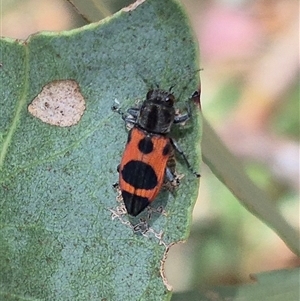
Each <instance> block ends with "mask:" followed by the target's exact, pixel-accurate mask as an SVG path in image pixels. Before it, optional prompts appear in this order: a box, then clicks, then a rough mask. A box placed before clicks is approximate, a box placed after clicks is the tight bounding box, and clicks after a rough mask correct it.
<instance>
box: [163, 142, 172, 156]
mask: <svg viewBox="0 0 300 301" xmlns="http://www.w3.org/2000/svg"><path fill="white" fill-rule="evenodd" d="M171 147H172V146H171V144H170V143H169V142H168V143H167V144H166V145H165V147H164V149H163V151H162V154H163V156H167V155H169V154H170V153H171Z"/></svg>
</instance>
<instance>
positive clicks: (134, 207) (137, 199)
mask: <svg viewBox="0 0 300 301" xmlns="http://www.w3.org/2000/svg"><path fill="white" fill-rule="evenodd" d="M122 197H123V201H124V204H125V207H126V210H127V212H128V214H130V215H133V216H137V215H138V214H139V213H141V212H142V211H143V210H144V209H145V208H146V207H147V206H148V205H149V203H150V202H149V199H148V198H145V197H141V196H138V195H135V194H132V193H129V192H127V191H125V190H123V191H122Z"/></svg>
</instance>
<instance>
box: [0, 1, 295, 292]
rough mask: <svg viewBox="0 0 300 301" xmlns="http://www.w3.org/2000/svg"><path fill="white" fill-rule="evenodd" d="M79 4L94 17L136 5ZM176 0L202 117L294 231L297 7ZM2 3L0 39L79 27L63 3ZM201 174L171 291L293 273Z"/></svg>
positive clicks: (248, 218)
mask: <svg viewBox="0 0 300 301" xmlns="http://www.w3.org/2000/svg"><path fill="white" fill-rule="evenodd" d="M77 1H78V0H77ZM78 2H79V5H80V3H81V4H82V3H84V9H87V10H89V9H90V10H92V11H94V12H97V14H96V15H93V17H92V18H95V19H97V18H98V16H99V15H100V18H101V17H104V16H107V15H109V14H111V13H113V12H115V11H117V10H118V9H120V8H122V7H124V6H125V5H126V4H128V3H130V2H133V1H124V0H122V1H98V2H97V1H92V2H91V3H92V6H91V7H88V4H87V3H88V2H89V1H78ZM181 2H182V4H183V5H184V6H185V7H186V10H187V12H188V14H189V16H190V20H191V24H192V26H193V28H194V31H195V35H196V36H197V38H198V40H199V47H200V54H201V62H200V67H201V68H203V69H204V70H203V71H201V82H202V94H201V102H202V110H203V114H204V115H205V116H206V118H207V119H208V120H209V122H210V123H211V124H212V125H213V127H214V128H215V129H216V130H217V132H218V134H219V135H220V137H221V138H222V140H223V141H224V143H225V144H226V145H227V146H228V148H229V149H230V150H231V152H232V153H233V154H234V155H235V156H237V157H238V158H239V159H240V160H241V161H242V162H243V166H244V168H245V170H246V172H247V173H248V174H249V176H250V177H251V178H252V180H253V181H254V182H255V183H256V184H257V185H258V186H259V187H261V188H262V189H264V190H265V191H267V192H268V194H269V195H271V197H272V199H273V201H274V205H277V206H279V207H280V208H281V210H282V212H283V214H284V216H285V217H286V218H287V220H288V222H289V223H290V224H291V225H293V226H294V227H299V27H298V26H299V2H298V1H297V0H215V1H213V0H203V1H199V0H181ZM0 3H1V16H0V17H1V35H2V36H6V37H11V38H17V39H26V38H27V37H28V36H29V35H30V34H33V33H35V32H37V31H43V30H49V31H60V30H68V29H72V28H76V27H79V26H82V25H84V24H86V22H85V20H84V19H83V18H82V17H81V16H79V15H78V14H77V12H76V11H75V10H74V8H73V7H72V6H71V5H70V4H69V3H68V2H66V1H64V0H51V1H49V0H2V1H0ZM97 3H98V4H97ZM99 12H100V13H99ZM201 174H202V178H201V187H200V191H199V198H198V201H197V203H196V206H195V209H194V213H193V225H192V229H191V235H190V238H189V240H188V241H187V242H186V243H185V244H177V245H176V246H173V247H172V248H171V250H170V252H169V254H168V259H167V262H166V264H165V268H166V275H167V279H168V281H169V283H170V284H171V285H172V286H173V288H174V291H185V290H191V289H199V288H202V287H204V286H207V285H220V284H239V283H245V282H250V278H249V274H250V273H251V274H253V273H257V272H260V271H269V270H274V269H281V268H288V267H295V266H299V265H300V261H299V259H297V257H296V256H295V255H294V254H293V253H292V252H291V251H290V250H289V249H288V248H287V247H286V246H285V244H284V243H283V242H282V240H281V239H280V238H279V237H278V236H277V235H276V234H275V233H274V232H273V231H272V230H271V229H269V228H268V227H267V226H266V225H264V224H263V223H262V222H260V221H259V220H258V219H257V218H256V217H254V216H252V215H251V214H250V213H249V212H248V211H247V210H245V209H244V208H243V207H242V206H241V205H240V203H239V202H238V200H236V199H235V197H234V196H233V195H232V194H231V192H229V191H228V189H227V188H226V187H225V186H224V185H223V184H221V183H220V182H219V181H218V180H217V179H216V177H215V176H214V175H213V174H212V173H211V172H210V170H209V169H208V167H207V166H205V165H204V164H203V165H202V170H201Z"/></svg>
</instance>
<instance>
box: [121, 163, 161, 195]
mask: <svg viewBox="0 0 300 301" xmlns="http://www.w3.org/2000/svg"><path fill="white" fill-rule="evenodd" d="M121 173H122V178H123V180H124V181H125V182H126V183H128V184H130V185H131V186H133V187H134V188H136V189H146V190H150V189H153V188H155V186H156V185H157V176H156V173H155V171H154V169H153V168H152V167H151V166H150V165H149V164H146V163H144V162H142V161H135V160H132V161H129V162H128V163H127V164H125V166H124V167H123V169H122V170H121Z"/></svg>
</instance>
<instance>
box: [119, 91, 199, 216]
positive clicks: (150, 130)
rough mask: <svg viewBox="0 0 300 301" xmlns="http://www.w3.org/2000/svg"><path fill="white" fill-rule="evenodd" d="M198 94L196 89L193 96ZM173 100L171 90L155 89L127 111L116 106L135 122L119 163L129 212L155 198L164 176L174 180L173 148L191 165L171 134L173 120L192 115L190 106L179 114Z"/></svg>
mask: <svg viewBox="0 0 300 301" xmlns="http://www.w3.org/2000/svg"><path fill="white" fill-rule="evenodd" d="M198 95H199V93H198V92H195V93H194V94H193V96H192V98H195V97H196V98H197V96H198ZM174 102H175V97H174V95H173V94H172V93H171V92H170V91H169V92H166V91H163V90H161V89H154V90H150V91H149V92H148V93H147V96H146V100H144V102H143V103H142V105H141V106H140V107H139V108H130V109H128V110H127V114H124V113H121V112H120V110H119V109H117V108H116V107H113V109H114V110H116V111H118V112H119V113H120V114H121V115H122V118H123V119H124V120H125V122H126V123H131V124H133V128H132V129H131V130H130V132H129V135H128V139H127V144H126V147H125V151H124V153H123V157H122V160H121V164H120V165H119V167H118V171H119V187H120V190H121V193H122V197H123V200H124V204H125V207H126V209H127V212H128V213H129V214H130V215H133V216H137V215H138V214H139V213H140V212H142V211H143V210H144V209H145V208H146V207H147V206H148V205H149V204H150V203H151V202H152V201H153V200H154V199H155V198H156V196H157V194H158V193H159V191H160V189H161V187H162V185H163V182H164V179H165V177H166V179H167V180H168V181H171V182H173V181H174V180H175V176H174V171H172V170H171V168H170V167H169V162H170V161H172V157H173V156H172V154H173V151H174V149H175V150H177V151H178V152H179V153H180V155H181V156H182V157H183V159H184V161H185V162H186V164H187V166H188V167H189V168H190V169H191V165H190V163H189V162H188V160H187V158H186V156H185V155H184V153H183V152H182V150H181V149H180V148H179V146H178V144H177V143H176V142H175V141H174V140H173V139H172V138H170V137H169V136H168V133H169V132H170V129H171V126H172V124H173V123H183V122H185V121H186V120H187V119H189V118H190V116H191V110H190V106H188V112H187V113H186V114H183V115H176V113H175V107H174ZM173 161H174V160H173ZM194 174H195V175H196V176H200V175H199V174H197V173H195V172H194Z"/></svg>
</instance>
